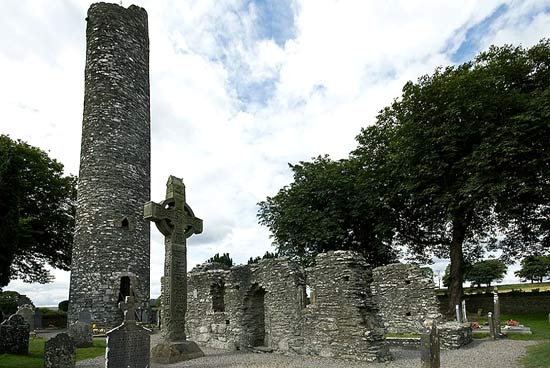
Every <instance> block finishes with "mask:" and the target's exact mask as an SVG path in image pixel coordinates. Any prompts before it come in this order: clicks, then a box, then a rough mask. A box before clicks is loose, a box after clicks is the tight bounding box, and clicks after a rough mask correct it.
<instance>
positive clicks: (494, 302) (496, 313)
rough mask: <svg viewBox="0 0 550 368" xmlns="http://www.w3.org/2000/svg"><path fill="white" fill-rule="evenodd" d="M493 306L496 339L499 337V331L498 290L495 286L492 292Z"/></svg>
mask: <svg viewBox="0 0 550 368" xmlns="http://www.w3.org/2000/svg"><path fill="white" fill-rule="evenodd" d="M493 304H494V308H495V309H494V315H493V318H494V319H495V332H496V335H497V337H500V335H501V331H500V300H499V298H498V289H497V288H496V286H495V289H494V290H493Z"/></svg>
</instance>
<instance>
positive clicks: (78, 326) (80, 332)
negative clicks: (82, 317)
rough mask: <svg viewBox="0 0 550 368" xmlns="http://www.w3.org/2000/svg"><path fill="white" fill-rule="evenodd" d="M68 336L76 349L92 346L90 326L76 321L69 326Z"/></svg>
mask: <svg viewBox="0 0 550 368" xmlns="http://www.w3.org/2000/svg"><path fill="white" fill-rule="evenodd" d="M69 336H71V338H72V339H73V340H74V342H75V345H76V347H78V348H85V347H89V346H92V343H93V336H92V325H91V324H90V323H86V322H81V321H79V320H76V321H74V322H73V323H71V324H70V325H69Z"/></svg>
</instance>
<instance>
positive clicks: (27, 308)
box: [16, 304, 34, 331]
mask: <svg viewBox="0 0 550 368" xmlns="http://www.w3.org/2000/svg"><path fill="white" fill-rule="evenodd" d="M16 314H18V315H20V316H22V317H23V318H24V319H25V321H26V322H27V323H28V324H29V328H30V330H31V331H33V330H34V308H33V307H32V306H31V305H29V304H25V305H22V306H20V307H19V308H17V312H16Z"/></svg>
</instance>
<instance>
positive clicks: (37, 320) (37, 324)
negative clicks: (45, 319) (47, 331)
mask: <svg viewBox="0 0 550 368" xmlns="http://www.w3.org/2000/svg"><path fill="white" fill-rule="evenodd" d="M40 328H42V312H41V311H40V309H39V308H36V309H35V310H34V329H35V330H37V329H40Z"/></svg>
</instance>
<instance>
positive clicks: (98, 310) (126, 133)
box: [68, 3, 151, 327]
mask: <svg viewBox="0 0 550 368" xmlns="http://www.w3.org/2000/svg"><path fill="white" fill-rule="evenodd" d="M86 21H87V29H86V68H85V93H84V118H83V123H82V147H81V153H80V173H79V180H78V199H77V213H76V229H75V237H74V244H73V258H72V269H71V285H70V294H69V315H68V319H69V323H71V322H74V321H75V320H76V319H77V318H78V315H79V313H80V312H82V311H90V312H91V317H92V322H93V323H96V324H97V325H98V326H105V327H113V326H116V325H117V324H119V323H120V322H122V318H123V314H122V311H121V310H120V309H119V308H118V303H119V302H120V301H124V299H125V297H126V296H130V295H132V296H134V298H135V300H136V305H137V306H146V305H147V304H148V301H149V270H150V244H149V223H148V222H147V221H145V220H144V219H143V204H144V203H145V202H147V201H149V199H150V185H151V184H150V182H151V178H150V171H151V170H150V150H151V149H150V130H151V129H150V110H149V37H148V29H147V28H148V26H147V12H146V11H145V10H144V9H142V8H140V7H137V6H134V5H132V6H130V7H128V8H127V9H126V8H124V7H122V6H119V5H116V4H107V3H97V4H93V5H91V6H90V8H89V10H88V17H87V18H86Z"/></svg>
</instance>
